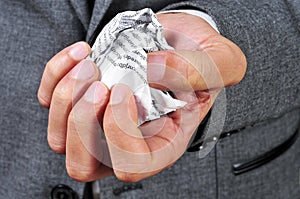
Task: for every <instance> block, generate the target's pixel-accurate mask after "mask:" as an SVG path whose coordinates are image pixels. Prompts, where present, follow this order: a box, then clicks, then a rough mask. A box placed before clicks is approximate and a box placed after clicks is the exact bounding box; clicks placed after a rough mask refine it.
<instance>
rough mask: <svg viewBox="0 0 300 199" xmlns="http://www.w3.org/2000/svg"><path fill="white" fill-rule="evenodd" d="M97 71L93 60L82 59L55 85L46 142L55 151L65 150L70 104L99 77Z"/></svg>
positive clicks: (62, 151) (61, 151)
mask: <svg viewBox="0 0 300 199" xmlns="http://www.w3.org/2000/svg"><path fill="white" fill-rule="evenodd" d="M99 73H100V72H99V70H98V68H97V67H96V65H95V64H94V63H93V62H91V61H88V60H83V61H81V62H80V63H79V64H78V65H76V66H75V67H74V68H73V69H72V70H71V71H70V72H69V73H68V74H67V75H66V76H65V77H64V78H63V79H62V80H61V81H60V82H59V83H58V84H57V85H56V87H55V90H54V91H53V96H52V100H51V106H50V111H49V121H48V142H49V145H50V147H51V149H52V150H54V151H55V152H57V153H64V152H65V144H66V132H67V119H68V116H69V113H70V111H71V109H72V106H73V105H74V104H75V103H76V102H77V101H78V99H80V98H81V96H82V95H83V94H84V92H85V91H86V90H87V88H88V87H89V86H90V85H91V84H92V83H93V82H94V81H97V80H99V79H100V74H99Z"/></svg>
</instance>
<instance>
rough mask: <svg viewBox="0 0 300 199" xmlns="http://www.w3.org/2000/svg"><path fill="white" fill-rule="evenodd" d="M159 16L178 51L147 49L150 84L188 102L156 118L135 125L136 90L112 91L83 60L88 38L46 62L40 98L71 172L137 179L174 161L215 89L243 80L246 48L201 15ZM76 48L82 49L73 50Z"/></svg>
mask: <svg viewBox="0 0 300 199" xmlns="http://www.w3.org/2000/svg"><path fill="white" fill-rule="evenodd" d="M158 19H159V21H160V22H161V23H162V25H163V27H164V34H165V37H166V39H167V41H168V43H169V44H170V45H171V46H173V47H174V48H175V49H176V50H175V51H159V52H153V53H149V55H148V81H149V83H150V85H151V86H152V87H154V88H158V89H163V90H169V91H172V92H173V94H174V95H175V96H176V98H178V99H180V100H183V101H186V102H187V103H188V104H187V105H186V106H185V107H184V108H182V109H180V110H177V111H175V112H173V113H171V114H168V115H167V116H165V117H162V118H160V119H158V120H155V121H151V122H148V123H146V124H144V125H142V126H140V127H139V126H138V125H137V109H136V102H135V98H134V96H133V94H132V91H130V89H129V88H128V87H127V86H125V85H120V84H118V85H115V86H114V87H113V88H112V89H111V91H109V90H108V89H107V88H106V87H105V86H104V85H103V84H102V83H101V82H100V81H99V80H100V79H101V77H100V76H101V75H100V73H99V71H98V70H97V68H96V66H95V65H94V64H93V63H91V62H89V61H81V60H82V59H83V58H84V57H85V56H87V55H88V53H89V52H90V49H89V47H88V46H87V45H85V44H84V43H77V44H75V45H74V46H71V47H68V48H66V49H65V50H63V51H62V52H60V53H58V54H57V55H56V56H54V57H53V58H52V59H51V60H50V61H49V63H48V64H47V66H46V69H45V72H44V75H43V78H42V81H41V86H40V89H39V93H38V97H39V101H40V102H41V104H42V105H43V106H45V107H49V106H50V113H49V127H48V141H49V145H50V147H51V148H52V149H53V150H54V151H56V152H58V153H64V152H66V167H67V170H68V173H69V175H70V176H71V177H73V178H75V179H77V180H80V181H91V180H95V179H98V178H102V177H105V176H107V175H109V174H110V172H111V170H110V168H109V167H110V166H112V168H113V171H114V173H115V175H116V176H117V177H118V178H119V179H120V180H123V181H138V180H141V179H144V178H147V177H149V176H152V175H154V174H156V173H158V172H160V171H161V170H163V169H165V168H167V167H169V166H171V165H172V164H173V163H174V162H175V161H176V160H178V158H180V157H181V155H182V154H183V153H184V152H185V150H186V147H187V145H188V143H189V141H190V139H191V137H192V135H193V133H194V131H195V129H196V128H197V126H198V125H199V123H200V122H201V121H202V120H203V118H204V117H205V115H206V114H207V112H208V111H209V109H210V108H211V106H212V104H213V102H214V101H215V99H216V97H217V94H218V92H219V91H220V90H221V89H222V88H223V87H224V86H231V85H234V84H237V83H238V82H239V81H241V79H242V78H243V76H244V74H245V71H246V59H245V56H244V55H243V53H242V52H241V50H240V49H239V48H238V47H237V46H236V45H235V44H234V43H232V42H231V41H229V40H227V39H226V38H224V37H222V36H221V35H220V34H218V33H217V32H216V31H215V30H214V29H213V28H212V27H211V26H210V25H209V24H208V23H206V22H205V21H204V20H202V19H201V18H199V17H196V16H193V15H188V14H183V13H176V14H172V13H169V14H159V15H158ZM77 46H81V48H80V49H81V50H77V51H74V49H76V47H77ZM101 126H103V128H104V134H105V137H106V140H104V139H103V137H101V133H100V132H101ZM100 162H102V163H100ZM110 163H111V165H110ZM105 165H106V166H105Z"/></svg>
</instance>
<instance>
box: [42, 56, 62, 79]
mask: <svg viewBox="0 0 300 199" xmlns="http://www.w3.org/2000/svg"><path fill="white" fill-rule="evenodd" d="M56 65H57V64H56V63H55V61H53V60H50V61H49V62H48V63H47V64H46V69H45V71H46V74H47V76H48V77H49V78H52V79H53V78H54V79H57V78H58V77H60V75H61V69H59V68H58V67H57V66H56Z"/></svg>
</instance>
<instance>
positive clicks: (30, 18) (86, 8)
mask: <svg viewBox="0 0 300 199" xmlns="http://www.w3.org/2000/svg"><path fill="white" fill-rule="evenodd" d="M93 3H95V5H94V6H93ZM144 7H150V8H152V9H153V10H154V11H159V10H163V9H180V8H187V7H188V8H189V9H190V8H192V7H194V8H195V9H201V10H204V11H206V12H207V13H208V14H209V15H211V16H212V18H213V19H214V20H215V22H216V23H217V25H218V28H219V30H220V32H221V34H223V35H224V36H226V37H227V38H229V39H230V40H232V41H233V42H235V43H236V44H237V45H239V46H240V47H241V49H242V50H243V51H244V53H245V54H246V56H247V60H248V70H247V73H246V77H245V79H244V80H243V81H242V82H241V83H240V84H239V85H237V86H234V87H231V88H228V89H226V95H227V107H226V108H227V111H226V121H225V126H224V129H223V131H224V132H228V131H232V130H236V129H240V128H244V127H247V128H246V129H245V130H243V131H240V132H239V133H238V134H235V135H232V136H231V137H229V138H226V139H224V140H222V141H220V142H219V144H218V145H217V147H216V149H215V150H213V151H212V152H211V153H210V154H209V155H208V156H207V157H206V158H204V159H199V158H198V155H199V154H198V153H192V154H191V153H189V154H185V155H184V156H183V157H182V158H181V159H180V160H179V161H178V162H177V163H176V164H175V165H174V166H173V167H171V168H170V169H168V170H166V171H164V172H162V173H160V174H158V175H156V176H154V177H152V178H150V179H147V180H144V181H142V182H141V183H142V185H143V188H142V189H136V190H131V191H126V192H124V193H121V194H120V195H119V196H116V195H114V193H113V191H114V190H115V189H117V188H119V187H120V186H121V187H122V186H123V185H124V183H121V182H118V181H117V180H116V179H114V178H113V177H110V178H107V179H104V180H101V181H100V188H101V195H102V198H209V199H210V198H212V199H213V198H220V199H227V198H230V199H231V198H239V199H240V198H242V199H243V198H249V199H250V198H251V199H252V198H267V199H268V198H273V199H282V198H289V199H294V198H295V199H296V198H299V189H300V187H299V181H298V180H297V179H299V168H300V162H299V157H300V155H299V148H300V142H299V140H298V141H297V142H296V143H295V144H294V145H293V146H292V147H291V148H290V149H289V150H288V151H287V152H286V153H284V154H283V155H282V156H280V157H278V158H277V159H275V160H273V161H272V162H270V163H268V164H266V165H263V166H262V167H259V168H257V169H255V170H253V171H250V172H247V173H245V174H242V175H240V176H234V175H233V174H232V171H231V164H232V163H233V162H235V161H241V160H244V158H245V159H246V160H247V159H248V158H251V157H253V156H256V155H259V154H261V153H263V152H265V151H267V150H270V149H272V148H274V147H276V146H277V145H278V144H280V143H282V142H283V141H284V140H286V139H288V137H289V136H290V135H291V134H292V133H293V132H294V131H295V129H296V128H297V126H299V122H298V120H299V115H300V111H299V107H300V91H299V89H300V68H299V57H300V48H299V43H300V32H299V31H300V27H299V24H300V23H299V20H300V15H299V13H300V11H299V8H300V2H299V1H297V0H279V1H273V0H265V1H259V0H253V1H249V0H238V1H237V0H216V1H211V0H187V1H179V0H161V1H159V0H156V1H151V0H141V1H134V0H122V1H117V0H114V1H113V0H95V1H87V0H69V1H49V0H27V1H22V0H2V1H0V8H1V12H0V26H1V29H0V41H1V45H0V55H1V59H0V78H1V81H0V93H1V94H0V110H1V112H0V198H1V199H2V198H3V199H7V198H8V199H21V198H41V199H44V198H49V197H50V192H51V190H52V188H53V187H54V186H56V185H57V184H61V183H62V184H66V185H68V186H70V187H71V188H73V189H74V190H76V191H77V192H78V193H79V194H81V193H82V189H83V185H84V184H83V183H79V182H75V181H74V180H71V179H70V178H69V177H68V176H67V173H66V170H65V163H64V156H62V155H57V154H54V153H53V152H52V151H51V150H50V149H49V147H48V144H47V138H46V134H47V118H48V111H47V110H46V109H44V108H42V107H41V106H40V105H39V104H38V101H37V98H36V92H37V89H38V86H39V82H40V78H41V76H42V73H43V70H44V67H45V64H46V62H47V61H48V60H49V59H50V58H51V57H52V56H53V55H54V54H56V53H57V52H58V51H59V50H61V49H63V48H64V47H66V46H67V45H69V44H72V43H74V42H76V41H79V40H87V41H88V40H89V39H90V37H91V36H92V34H93V33H94V31H95V29H96V28H97V26H98V25H99V24H100V25H101V24H102V25H105V24H106V23H107V22H108V21H109V20H110V19H111V18H112V17H113V16H114V15H115V14H117V13H118V12H121V11H124V10H139V9H141V8H144ZM117 190H120V189H117ZM123 190H124V187H123Z"/></svg>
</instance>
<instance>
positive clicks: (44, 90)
mask: <svg viewBox="0 0 300 199" xmlns="http://www.w3.org/2000/svg"><path fill="white" fill-rule="evenodd" d="M90 52H91V49H90V46H89V45H88V44H87V43H85V42H78V43H75V44H73V45H71V46H69V47H67V48H65V49H64V50H62V51H61V52H59V53H58V54H56V55H55V56H54V57H53V58H52V59H51V60H50V61H49V62H48V63H47V65H46V68H45V71H44V74H43V77H42V80H41V84H40V87H39V91H38V99H39V102H40V104H41V105H42V106H44V107H47V108H48V107H49V106H50V102H51V98H52V93H53V91H54V88H55V87H56V85H57V84H58V82H59V81H60V80H61V79H62V78H63V77H64V76H65V75H66V74H67V73H68V72H69V71H70V70H71V69H72V68H73V67H74V66H75V65H76V64H78V63H79V62H80V61H81V60H82V59H84V58H85V57H86V56H87V55H88V54H90Z"/></svg>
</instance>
